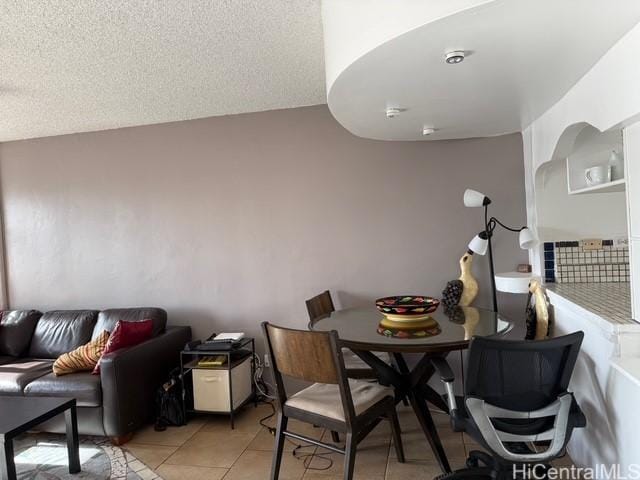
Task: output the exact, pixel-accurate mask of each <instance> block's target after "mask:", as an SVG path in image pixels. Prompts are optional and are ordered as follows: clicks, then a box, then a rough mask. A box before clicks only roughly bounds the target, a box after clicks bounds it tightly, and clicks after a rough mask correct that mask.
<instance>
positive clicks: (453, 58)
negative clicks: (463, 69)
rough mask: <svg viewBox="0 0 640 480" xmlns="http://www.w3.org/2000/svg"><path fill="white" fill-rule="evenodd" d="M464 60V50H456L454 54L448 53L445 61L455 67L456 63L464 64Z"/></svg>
mask: <svg viewBox="0 0 640 480" xmlns="http://www.w3.org/2000/svg"><path fill="white" fill-rule="evenodd" d="M463 60H464V51H463V50H454V51H452V52H447V53H446V54H445V55H444V61H445V62H447V63H448V64H449V65H455V64H456V63H462V61H463Z"/></svg>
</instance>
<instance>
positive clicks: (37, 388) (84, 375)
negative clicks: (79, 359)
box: [24, 372, 102, 407]
mask: <svg viewBox="0 0 640 480" xmlns="http://www.w3.org/2000/svg"><path fill="white" fill-rule="evenodd" d="M24 394H25V395H26V396H27V397H72V398H75V399H76V401H77V405H78V406H79V407H99V406H100V405H102V387H101V385H100V377H96V376H95V375H91V373H90V372H79V373H70V374H69V375H65V376H63V377H56V376H55V375H54V374H53V373H48V374H47V375H44V376H42V377H40V378H38V379H37V380H34V381H32V382H31V383H29V384H28V385H27V386H26V387H25V388H24Z"/></svg>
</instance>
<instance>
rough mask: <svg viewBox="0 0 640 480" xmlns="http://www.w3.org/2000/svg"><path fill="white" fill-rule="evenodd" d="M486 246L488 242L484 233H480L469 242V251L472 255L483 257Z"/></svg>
mask: <svg viewBox="0 0 640 480" xmlns="http://www.w3.org/2000/svg"><path fill="white" fill-rule="evenodd" d="M488 245H489V241H488V240H487V235H486V233H485V232H480V233H479V234H478V235H476V236H475V237H473V238H472V239H471V241H470V242H469V250H471V251H472V252H473V253H477V254H478V255H484V254H485V253H487V246H488Z"/></svg>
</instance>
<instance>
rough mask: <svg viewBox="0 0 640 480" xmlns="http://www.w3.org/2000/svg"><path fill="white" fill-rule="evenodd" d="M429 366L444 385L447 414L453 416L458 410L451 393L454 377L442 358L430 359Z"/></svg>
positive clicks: (453, 395)
mask: <svg viewBox="0 0 640 480" xmlns="http://www.w3.org/2000/svg"><path fill="white" fill-rule="evenodd" d="M431 364H432V365H433V367H434V368H435V369H436V372H438V375H440V380H442V383H444V388H445V390H446V392H447V403H448V405H449V412H450V413H452V414H453V412H455V411H456V410H457V409H458V405H457V404H456V396H455V394H454V393H453V381H454V380H455V378H456V377H455V375H454V374H453V370H451V366H450V365H449V363H448V362H447V361H446V360H445V359H444V357H434V358H432V359H431Z"/></svg>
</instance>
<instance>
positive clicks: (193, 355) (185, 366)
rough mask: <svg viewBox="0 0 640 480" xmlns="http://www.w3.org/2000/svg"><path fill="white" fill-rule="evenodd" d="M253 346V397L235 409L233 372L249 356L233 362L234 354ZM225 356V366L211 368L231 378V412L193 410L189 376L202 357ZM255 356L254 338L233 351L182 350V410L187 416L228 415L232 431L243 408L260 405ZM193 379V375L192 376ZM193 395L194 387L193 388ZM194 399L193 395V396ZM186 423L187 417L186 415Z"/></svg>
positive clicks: (241, 341)
mask: <svg viewBox="0 0 640 480" xmlns="http://www.w3.org/2000/svg"><path fill="white" fill-rule="evenodd" d="M249 345H250V346H251V347H250V348H251V353H250V355H251V359H250V360H249V361H250V362H251V395H249V397H247V399H246V400H244V401H243V402H242V403H241V404H239V405H238V406H236V407H235V408H234V406H233V380H232V375H231V370H233V368H234V367H236V366H237V365H239V364H241V363H242V362H245V361H247V356H248V355H245V356H243V357H241V358H239V359H235V360H233V359H232V357H233V355H234V354H237V353H238V350H241V349H244V348H245V347H247V346H249ZM219 355H222V356H225V357H227V360H226V362H225V364H224V365H223V366H220V367H216V368H211V370H226V371H227V374H228V378H229V410H228V411H210V410H196V409H195V408H193V405H187V399H186V398H187V387H186V379H187V374H189V373H191V374H193V370H194V369H196V368H202V367H198V361H199V359H200V358H201V357H216V356H219ZM255 355H256V345H255V340H254V339H253V338H252V337H245V338H243V339H241V340H240V341H238V342H237V343H236V344H235V348H233V349H232V350H182V351H181V352H180V378H181V379H182V408H183V410H184V412H185V414H188V413H206V414H228V415H229V421H230V424H231V429H232V430H233V428H234V415H235V413H236V412H237V411H238V410H240V409H241V408H242V407H243V406H245V405H246V404H247V403H249V402H250V401H252V400H253V402H254V405H255V406H257V405H258V395H257V393H256V386H255V383H254V377H255V373H256V365H255ZM192 377H193V375H192ZM192 394H193V387H192ZM192 398H193V395H192ZM185 421H186V415H185Z"/></svg>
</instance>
